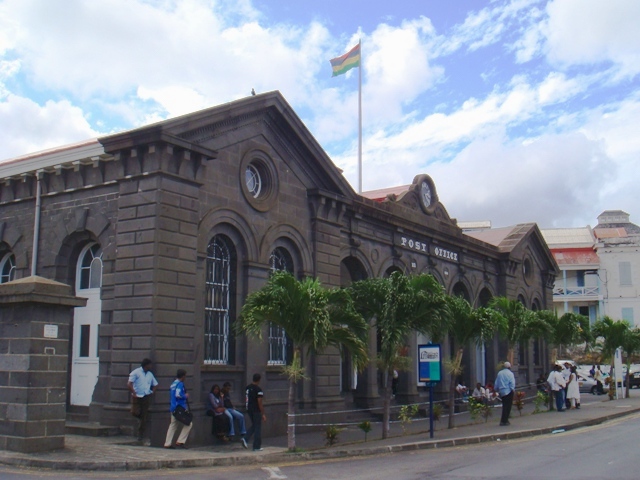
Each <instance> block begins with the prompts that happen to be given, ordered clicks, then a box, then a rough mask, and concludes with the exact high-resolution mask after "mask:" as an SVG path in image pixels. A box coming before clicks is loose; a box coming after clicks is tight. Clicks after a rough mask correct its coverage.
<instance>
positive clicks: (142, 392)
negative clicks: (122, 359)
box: [127, 358, 158, 443]
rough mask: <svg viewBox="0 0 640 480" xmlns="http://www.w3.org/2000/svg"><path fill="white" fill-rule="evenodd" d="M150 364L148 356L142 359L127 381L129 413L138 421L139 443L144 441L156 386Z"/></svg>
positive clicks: (151, 364) (156, 382)
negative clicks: (150, 405) (152, 395)
mask: <svg viewBox="0 0 640 480" xmlns="http://www.w3.org/2000/svg"><path fill="white" fill-rule="evenodd" d="M152 366H153V363H152V362H151V360H149V359H148V358H145V359H144V360H142V362H141V363H140V366H139V367H138V368H136V369H135V370H133V371H132V372H131V373H130V374H129V382H128V383H127V387H128V388H129V391H130V392H131V414H132V415H133V416H134V417H136V418H137V419H138V420H139V421H140V423H139V425H138V441H139V442H141V443H142V442H143V441H144V433H145V428H146V425H147V414H148V412H149V402H150V400H151V394H152V393H153V392H154V391H155V389H156V387H157V386H158V381H157V380H156V377H154V376H153V373H151V367H152Z"/></svg>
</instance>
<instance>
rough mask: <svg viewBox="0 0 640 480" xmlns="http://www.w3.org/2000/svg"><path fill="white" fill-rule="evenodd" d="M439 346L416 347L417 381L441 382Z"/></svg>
mask: <svg viewBox="0 0 640 480" xmlns="http://www.w3.org/2000/svg"><path fill="white" fill-rule="evenodd" d="M440 359H441V355H440V345H439V344H430V345H418V381H419V382H439V381H441V380H442V376H441V375H440V372H441V364H442V362H441V360H440Z"/></svg>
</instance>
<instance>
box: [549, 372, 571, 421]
mask: <svg viewBox="0 0 640 480" xmlns="http://www.w3.org/2000/svg"><path fill="white" fill-rule="evenodd" d="M547 383H548V384H549V388H551V391H552V392H553V396H554V397H555V399H556V408H557V409H558V411H559V412H564V411H565V410H564V387H565V386H566V385H567V382H566V381H565V379H564V377H563V376H562V367H561V366H560V365H554V367H553V370H552V371H551V373H550V374H549V377H548V378H547Z"/></svg>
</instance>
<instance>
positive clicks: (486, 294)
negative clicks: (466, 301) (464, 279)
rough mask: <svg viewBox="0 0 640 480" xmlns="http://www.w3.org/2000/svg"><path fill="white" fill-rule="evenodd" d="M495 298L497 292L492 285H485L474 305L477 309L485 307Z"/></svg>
mask: <svg viewBox="0 0 640 480" xmlns="http://www.w3.org/2000/svg"><path fill="white" fill-rule="evenodd" d="M493 297H495V292H494V291H493V289H492V288H491V286H490V285H483V286H482V288H481V289H480V291H479V292H478V295H477V297H476V299H475V302H474V303H473V304H474V305H475V306H476V307H485V306H487V304H488V303H489V300H491V299H492V298H493Z"/></svg>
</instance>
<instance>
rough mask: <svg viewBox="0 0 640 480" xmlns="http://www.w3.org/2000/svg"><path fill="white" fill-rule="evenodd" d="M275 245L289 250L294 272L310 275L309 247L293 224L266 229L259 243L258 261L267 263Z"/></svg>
mask: <svg viewBox="0 0 640 480" xmlns="http://www.w3.org/2000/svg"><path fill="white" fill-rule="evenodd" d="M276 247H284V248H286V249H287V250H288V251H289V253H290V254H291V256H292V257H293V262H294V264H295V269H296V274H300V275H302V276H304V275H311V273H310V272H311V271H312V269H313V267H312V265H313V259H312V257H311V249H310V248H309V245H308V243H307V241H306V239H305V238H304V236H303V235H302V234H301V233H300V231H299V230H298V229H296V228H295V227H294V226H293V225H289V224H283V225H278V226H276V227H273V228H271V229H269V230H268V231H267V233H266V234H265V235H264V237H263V238H262V241H261V243H260V256H259V262H260V263H265V264H268V263H269V256H270V255H271V252H273V249H274V248H276Z"/></svg>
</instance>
